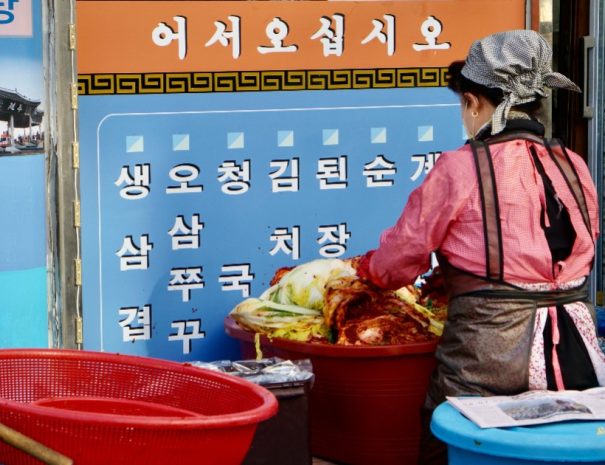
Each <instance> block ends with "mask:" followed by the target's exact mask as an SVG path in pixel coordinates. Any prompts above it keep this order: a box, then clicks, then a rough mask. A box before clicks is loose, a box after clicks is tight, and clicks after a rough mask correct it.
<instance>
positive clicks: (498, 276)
mask: <svg viewBox="0 0 605 465" xmlns="http://www.w3.org/2000/svg"><path fill="white" fill-rule="evenodd" d="M470 145H471V149H472V151H473V157H474V160H475V167H476V169H477V180H478V182H479V195H480V198H481V207H482V213H483V234H484V237H485V276H486V278H487V279H489V280H495V281H502V280H503V279H504V259H503V257H504V253H503V246H502V228H501V226H500V206H499V203H498V190H497V188H496V178H495V176H494V165H493V163H492V157H491V154H490V152H489V146H488V145H487V144H486V143H485V142H482V141H477V140H472V141H470Z"/></svg>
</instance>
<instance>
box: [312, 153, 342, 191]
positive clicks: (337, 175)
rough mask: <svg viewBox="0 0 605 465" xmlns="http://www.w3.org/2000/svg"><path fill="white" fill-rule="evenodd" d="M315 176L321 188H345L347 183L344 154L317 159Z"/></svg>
mask: <svg viewBox="0 0 605 465" xmlns="http://www.w3.org/2000/svg"><path fill="white" fill-rule="evenodd" d="M316 178H317V179H319V188H320V189H321V190H327V189H345V188H346V187H347V185H348V181H347V157H346V155H342V156H340V157H338V158H321V159H319V161H318V162H317V175H316Z"/></svg>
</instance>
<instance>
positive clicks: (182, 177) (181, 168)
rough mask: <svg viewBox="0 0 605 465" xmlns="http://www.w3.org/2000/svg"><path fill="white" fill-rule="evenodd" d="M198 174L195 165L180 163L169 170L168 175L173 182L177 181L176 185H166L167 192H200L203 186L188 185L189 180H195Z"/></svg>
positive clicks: (198, 171)
mask: <svg viewBox="0 0 605 465" xmlns="http://www.w3.org/2000/svg"><path fill="white" fill-rule="evenodd" d="M199 175H200V169H199V168H198V167H197V166H195V165H190V164H182V165H177V166H175V167H174V168H172V169H171V170H170V173H169V176H170V179H172V180H173V181H175V182H178V183H179V185H178V186H168V187H167V188H166V193H167V194H182V193H188V192H202V190H204V186H202V185H201V184H200V185H189V183H190V182H191V181H195V180H196V179H197V178H198V176H199Z"/></svg>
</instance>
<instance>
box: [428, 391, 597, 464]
mask: <svg viewBox="0 0 605 465" xmlns="http://www.w3.org/2000/svg"><path fill="white" fill-rule="evenodd" d="M431 430H432V431H433V434H434V435H435V436H436V437H437V438H439V439H440V440H442V441H443V442H445V443H446V444H447V446H448V457H449V464H450V465H515V464H523V465H545V464H561V463H564V464H566V465H585V464H586V463H593V464H605V421H568V422H563V423H549V424H543V425H533V426H522V427H514V428H484V429H482V428H479V427H478V426H477V425H475V423H473V422H472V421H470V420H468V419H467V418H466V417H465V416H463V415H462V414H461V413H460V412H458V410H456V409H455V408H454V407H452V406H451V405H450V404H449V403H447V402H445V403H443V404H441V405H440V406H439V407H437V409H436V410H435V412H434V414H433V418H432V421H431Z"/></svg>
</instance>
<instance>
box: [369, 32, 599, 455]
mask: <svg viewBox="0 0 605 465" xmlns="http://www.w3.org/2000/svg"><path fill="white" fill-rule="evenodd" d="M551 56H552V52H551V50H550V48H549V46H548V44H547V43H546V41H545V40H544V39H543V38H542V37H541V36H540V35H539V34H538V33H536V32H533V31H525V30H520V31H508V32H503V33H498V34H494V35H491V36H488V37H486V38H484V39H482V40H479V41H476V42H475V43H473V45H472V46H471V48H470V50H469V54H468V57H467V59H466V61H465V62H458V63H453V64H452V65H451V66H450V81H449V85H448V86H449V88H450V89H452V90H453V91H454V92H456V93H457V94H458V95H459V97H460V103H461V109H462V119H463V122H464V125H465V127H466V130H467V134H468V135H469V136H470V138H471V140H470V142H469V143H467V144H466V145H464V146H463V147H461V148H459V149H458V150H455V151H452V152H447V153H443V154H442V156H441V157H440V158H439V160H438V162H437V163H436V164H435V167H434V168H433V170H432V171H431V172H430V173H429V174H428V175H427V177H426V179H425V181H424V182H423V184H422V185H421V186H420V187H418V188H417V189H416V190H414V192H412V193H411V195H410V197H409V200H408V202H407V205H406V206H405V209H404V211H403V213H402V215H401V216H400V218H399V219H398V220H397V223H396V224H395V225H394V226H393V227H391V228H390V229H388V230H386V231H385V232H384V233H383V234H382V236H381V238H380V246H379V248H378V249H377V250H375V251H371V252H369V253H368V254H366V255H365V256H364V257H363V258H362V259H361V261H360V265H359V270H358V274H359V275H360V276H362V277H365V278H366V279H368V280H370V281H371V282H373V283H374V284H376V285H377V286H380V287H382V288H387V289H396V288H399V287H401V286H403V285H406V284H410V283H413V282H414V281H415V279H416V277H417V276H419V275H421V274H422V273H424V272H426V271H427V270H428V269H429V266H430V254H431V252H436V254H437V257H438V259H439V262H440V269H441V272H442V273H443V276H444V279H445V282H446V288H447V291H448V295H449V304H448V319H447V323H446V326H445V331H444V334H443V337H442V339H441V341H440V344H439V346H438V348H437V351H436V354H435V355H436V360H437V366H436V369H435V371H434V374H433V376H432V379H431V384H430V387H429V392H428V395H427V399H426V404H425V408H426V412H425V415H424V417H425V418H424V420H425V421H424V423H425V424H424V430H425V431H424V434H425V438H424V441H428V442H425V444H424V445H423V446H422V447H421V459H420V463H445V460H446V459H445V447H444V446H443V444H441V443H439V442H438V441H437V440H436V439H434V438H432V437H431V436H430V431H429V430H428V423H429V421H430V413H431V412H432V410H433V409H434V408H435V407H436V406H437V405H438V404H439V403H441V402H442V401H444V400H445V396H449V395H482V396H489V395H511V394H517V393H520V392H523V391H526V390H528V389H551V390H560V389H586V388H590V387H594V386H598V385H603V384H605V357H604V355H603V353H602V352H601V351H600V350H599V347H598V345H597V341H596V335H595V325H594V311H593V309H592V307H591V305H590V304H589V302H588V294H587V276H588V274H589V272H590V269H591V266H592V263H593V258H594V251H595V240H596V238H597V235H598V233H599V222H598V205H597V196H596V192H595V187H594V184H593V182H592V180H591V177H590V173H589V171H588V169H587V167H586V165H585V163H584V162H583V160H582V159H581V158H580V156H578V155H577V154H575V153H573V152H572V151H570V150H567V149H565V148H564V147H562V146H561V145H559V144H558V143H556V142H553V141H546V140H545V139H544V127H543V126H542V124H540V122H539V121H538V120H537V119H536V111H537V110H538V109H539V107H540V100H541V99H542V98H543V97H545V96H546V87H550V88H563V89H568V90H574V91H579V88H578V87H577V86H576V85H575V84H574V83H572V82H571V81H570V80H569V79H567V78H566V77H565V76H563V75H561V74H559V73H554V72H552V70H551V65H550V61H551ZM430 456H433V457H430Z"/></svg>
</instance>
